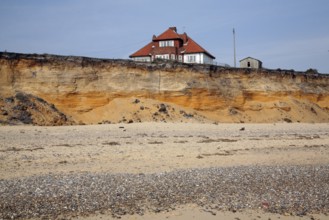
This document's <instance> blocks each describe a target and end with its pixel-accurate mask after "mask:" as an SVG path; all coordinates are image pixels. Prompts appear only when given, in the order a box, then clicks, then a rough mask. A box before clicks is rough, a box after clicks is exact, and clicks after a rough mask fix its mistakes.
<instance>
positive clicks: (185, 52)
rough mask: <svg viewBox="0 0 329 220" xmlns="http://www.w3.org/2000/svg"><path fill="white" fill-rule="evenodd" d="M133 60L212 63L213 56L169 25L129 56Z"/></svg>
mask: <svg viewBox="0 0 329 220" xmlns="http://www.w3.org/2000/svg"><path fill="white" fill-rule="evenodd" d="M129 57H130V58H132V59H133V60H134V61H143V62H151V61H153V60H155V59H166V60H175V61H178V62H183V63H201V64H212V63H213V61H214V59H215V57H214V56H213V55H212V54H210V53H209V52H208V51H207V50H205V49H204V48H202V47H201V46H200V45H199V44H197V43H196V42H195V41H194V40H193V39H192V38H190V36H188V35H187V34H186V33H183V34H178V33H177V29H176V27H170V28H168V30H166V31H165V32H163V33H162V34H160V35H159V36H155V35H153V38H152V41H151V42H150V43H149V44H147V45H146V46H144V47H143V48H141V49H140V50H138V51H136V52H135V53H133V54H131V55H130V56H129Z"/></svg>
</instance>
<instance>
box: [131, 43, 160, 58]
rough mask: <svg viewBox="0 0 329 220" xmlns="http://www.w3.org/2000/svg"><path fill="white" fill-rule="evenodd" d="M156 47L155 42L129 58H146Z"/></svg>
mask: <svg viewBox="0 0 329 220" xmlns="http://www.w3.org/2000/svg"><path fill="white" fill-rule="evenodd" d="M153 46H154V42H151V43H149V44H147V45H146V46H145V47H143V48H142V49H140V50H138V51H136V52H135V53H133V54H131V55H130V56H129V57H146V56H150V53H151V52H152V49H153V48H152V47H153Z"/></svg>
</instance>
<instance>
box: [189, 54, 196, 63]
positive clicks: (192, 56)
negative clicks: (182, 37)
mask: <svg viewBox="0 0 329 220" xmlns="http://www.w3.org/2000/svg"><path fill="white" fill-rule="evenodd" d="M195 61H196V56H195V55H189V56H188V57H187V62H189V63H195Z"/></svg>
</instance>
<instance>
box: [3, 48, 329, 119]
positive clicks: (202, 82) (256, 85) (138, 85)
mask: <svg viewBox="0 0 329 220" xmlns="http://www.w3.org/2000/svg"><path fill="white" fill-rule="evenodd" d="M18 92H23V93H25V94H30V95H33V96H35V97H39V98H41V99H43V100H45V101H46V102H47V103H49V104H50V105H52V104H53V105H54V106H55V107H56V109H58V111H59V112H60V113H63V114H65V115H66V116H67V118H68V119H69V120H73V121H75V122H77V123H79V122H83V123H88V124H91V123H102V122H119V121H123V122H129V121H130V122H136V121H205V122H207V121H218V122H280V121H286V122H298V121H299V122H329V75H325V74H306V73H302V72H293V71H284V70H265V69H262V70H250V69H235V68H222V67H216V66H203V65H187V64H178V63H135V62H132V61H127V60H105V59H93V58H85V57H71V56H70V57H69V56H55V55H36V54H30V55H27V54H15V53H0V97H1V98H3V99H5V98H7V97H11V96H15V95H16V94H17V93H18ZM3 105H4V104H3ZM2 108H4V106H3V107H2ZM1 117H2V120H3V121H5V120H7V119H8V118H5V116H3V115H2V116H0V120H1Z"/></svg>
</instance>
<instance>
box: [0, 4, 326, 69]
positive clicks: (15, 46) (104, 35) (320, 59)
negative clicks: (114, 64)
mask: <svg viewBox="0 0 329 220" xmlns="http://www.w3.org/2000/svg"><path fill="white" fill-rule="evenodd" d="M170 26H176V27H177V29H178V32H179V33H182V32H184V31H185V32H187V34H188V35H190V36H191V37H192V38H193V39H194V40H195V41H196V42H198V43H199V44H200V45H201V46H203V47H204V48H205V49H207V50H208V51H209V52H210V53H212V54H213V55H214V56H216V61H217V62H220V63H227V64H229V65H231V66H233V40H232V29H233V27H234V28H235V30H236V46H237V60H240V59H243V58H245V57H248V56H251V57H255V58H257V59H260V60H262V61H263V65H264V66H265V67H267V68H271V69H276V68H281V69H295V70H306V69H308V68H316V69H318V70H319V72H322V73H329V1H328V0H226V1H224V0H202V1H196V0H195V1H194V0H193V1H192V0H165V1H159V0H0V51H4V50H7V51H10V52H20V53H49V54H59V55H76V56H90V57H101V58H123V59H127V58H128V56H129V55H130V54H131V53H133V52H135V51H136V50H138V49H140V48H141V47H142V46H144V45H145V44H147V43H149V42H150V41H151V39H152V36H153V34H155V35H159V34H161V33H162V32H163V31H165V30H166V29H167V28H168V27H170Z"/></svg>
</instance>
